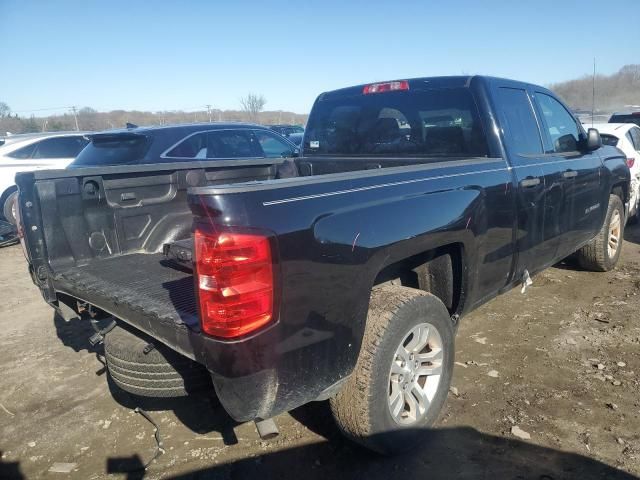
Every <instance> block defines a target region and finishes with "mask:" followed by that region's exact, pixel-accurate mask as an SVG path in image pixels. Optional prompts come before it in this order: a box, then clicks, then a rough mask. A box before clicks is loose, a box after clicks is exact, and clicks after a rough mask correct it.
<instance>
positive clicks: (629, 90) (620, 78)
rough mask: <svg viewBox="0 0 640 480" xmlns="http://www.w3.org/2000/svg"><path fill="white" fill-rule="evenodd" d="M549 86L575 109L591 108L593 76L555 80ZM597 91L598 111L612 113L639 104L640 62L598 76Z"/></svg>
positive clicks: (596, 78) (596, 80)
mask: <svg viewBox="0 0 640 480" xmlns="http://www.w3.org/2000/svg"><path fill="white" fill-rule="evenodd" d="M548 87H549V89H550V90H553V91H554V92H555V93H557V94H558V95H560V96H561V97H562V98H563V99H564V100H565V101H566V102H567V104H569V106H570V107H571V108H573V109H574V110H577V111H591V104H592V101H593V76H592V75H585V76H584V77H582V78H578V79H576V80H569V81H567V82H560V83H554V84H551V85H549V86H548ZM595 92H596V93H595V111H596V112H600V113H605V112H606V113H611V112H614V111H616V110H624V109H626V108H630V107H631V106H632V105H635V106H638V105H640V64H634V65H625V66H624V67H622V68H621V69H620V70H619V71H618V72H616V73H614V74H613V75H596V77H595Z"/></svg>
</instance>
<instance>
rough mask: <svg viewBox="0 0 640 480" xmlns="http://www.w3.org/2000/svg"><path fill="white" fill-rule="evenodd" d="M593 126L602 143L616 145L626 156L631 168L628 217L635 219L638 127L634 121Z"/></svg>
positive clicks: (639, 190) (639, 178)
mask: <svg viewBox="0 0 640 480" xmlns="http://www.w3.org/2000/svg"><path fill="white" fill-rule="evenodd" d="M638 119H640V116H639V117H638ZM593 128H597V129H598V131H599V132H600V138H601V139H602V143H603V144H605V145H611V146H613V147H618V148H619V149H620V150H622V151H623V152H624V153H625V155H626V156H627V165H628V166H629V170H631V198H630V200H629V214H628V218H629V219H634V220H636V219H638V217H639V215H638V213H639V212H638V210H639V209H638V203H639V202H640V127H638V126H637V125H636V124H635V123H596V124H594V125H593Z"/></svg>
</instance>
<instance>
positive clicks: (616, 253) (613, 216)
mask: <svg viewBox="0 0 640 480" xmlns="http://www.w3.org/2000/svg"><path fill="white" fill-rule="evenodd" d="M624 224H625V220H624V206H623V205H622V200H620V197H619V196H617V195H610V196H609V206H608V208H607V214H606V216H605V218H604V224H603V225H602V228H601V229H600V231H599V232H598V235H597V236H596V237H595V238H594V239H593V240H591V241H590V242H589V243H588V244H586V245H585V246H584V247H582V248H581V249H580V250H578V252H577V257H578V262H579V263H580V266H581V267H582V268H584V269H586V270H591V271H594V272H608V271H609V270H612V269H613V268H615V266H616V264H617V263H618V259H619V258H620V252H621V251H622V240H623V238H624Z"/></svg>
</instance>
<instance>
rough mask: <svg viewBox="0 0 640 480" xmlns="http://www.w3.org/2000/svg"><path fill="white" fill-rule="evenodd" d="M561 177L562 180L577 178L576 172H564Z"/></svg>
mask: <svg viewBox="0 0 640 480" xmlns="http://www.w3.org/2000/svg"><path fill="white" fill-rule="evenodd" d="M562 176H563V177H564V178H575V177H577V176H578V172H576V171H575V170H566V171H565V172H564V173H563V174H562Z"/></svg>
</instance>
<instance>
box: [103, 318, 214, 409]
mask: <svg viewBox="0 0 640 480" xmlns="http://www.w3.org/2000/svg"><path fill="white" fill-rule="evenodd" d="M149 344H152V345H153V346H154V348H153V349H151V350H150V351H149V352H148V353H146V354H145V353H144V350H145V347H147V346H148V345H149ZM104 352H105V358H106V361H107V369H108V372H109V376H110V377H111V379H112V380H113V382H114V383H115V384H116V385H117V386H118V387H119V388H121V389H122V390H124V391H125V392H128V393H131V394H134V395H139V396H143V397H163V398H169V397H184V396H186V395H189V394H191V393H195V392H198V391H202V390H207V389H212V388H213V387H212V383H211V376H210V375H209V372H208V371H207V369H206V368H205V367H203V366H202V365H200V364H198V363H196V362H194V361H192V360H191V359H189V358H187V357H185V356H183V355H180V354H179V353H177V352H175V351H173V350H171V349H170V348H168V347H166V346H165V345H162V344H161V343H160V342H158V341H155V340H153V339H152V338H151V337H148V336H147V335H144V334H142V333H138V332H136V333H133V332H132V331H130V330H128V329H125V328H123V327H121V326H117V327H115V328H114V329H113V330H111V331H110V332H109V333H107V334H106V335H105V338H104Z"/></svg>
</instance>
